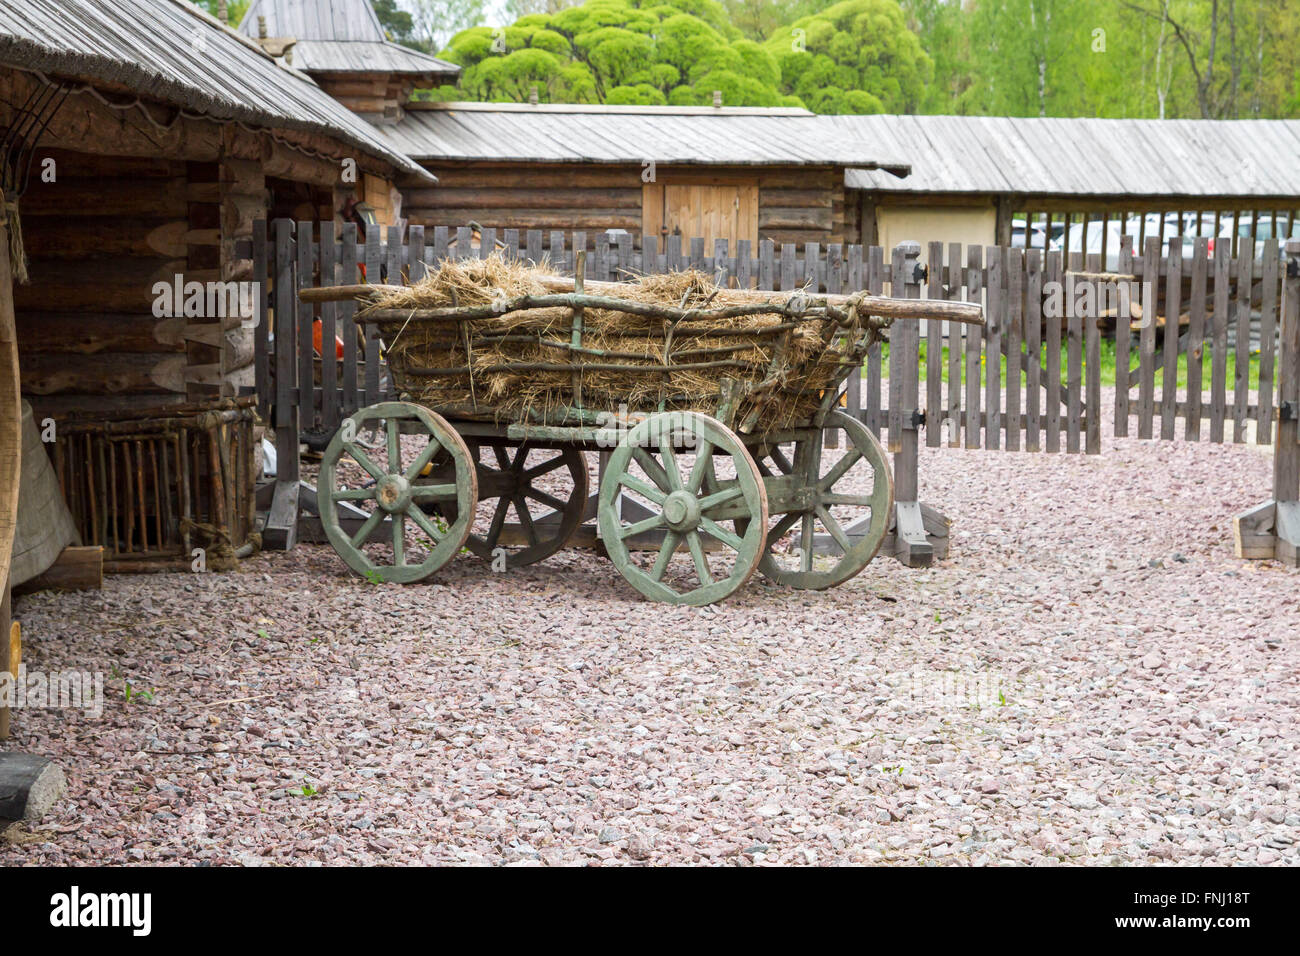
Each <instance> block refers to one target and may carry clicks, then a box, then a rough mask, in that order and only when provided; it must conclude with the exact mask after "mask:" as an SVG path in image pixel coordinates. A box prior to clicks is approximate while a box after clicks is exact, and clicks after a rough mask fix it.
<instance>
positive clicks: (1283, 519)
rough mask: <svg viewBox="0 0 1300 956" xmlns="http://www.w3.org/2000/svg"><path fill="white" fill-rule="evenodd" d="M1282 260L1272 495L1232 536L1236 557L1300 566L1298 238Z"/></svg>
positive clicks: (1245, 517) (1244, 515) (1238, 524)
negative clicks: (1276, 424) (1280, 326)
mask: <svg viewBox="0 0 1300 956" xmlns="http://www.w3.org/2000/svg"><path fill="white" fill-rule="evenodd" d="M1243 254H1244V253H1243ZM1286 260H1287V261H1286V277H1285V278H1284V280H1283V282H1282V310H1281V311H1282V347H1281V352H1280V354H1279V356H1278V396H1277V397H1278V406H1277V407H1278V416H1277V418H1278V426H1277V438H1276V441H1275V443H1274V446H1273V498H1272V500H1270V501H1266V502H1264V503H1263V504H1259V505H1256V506H1255V507H1253V508H1251V509H1250V510H1248V511H1244V512H1242V513H1241V514H1239V515H1237V517H1236V519H1235V520H1234V522H1233V536H1234V538H1235V550H1236V553H1237V557H1239V558H1276V559H1277V560H1278V561H1281V562H1283V563H1284V564H1286V565H1288V566H1290V567H1300V242H1297V241H1291V242H1288V243H1287V245H1286Z"/></svg>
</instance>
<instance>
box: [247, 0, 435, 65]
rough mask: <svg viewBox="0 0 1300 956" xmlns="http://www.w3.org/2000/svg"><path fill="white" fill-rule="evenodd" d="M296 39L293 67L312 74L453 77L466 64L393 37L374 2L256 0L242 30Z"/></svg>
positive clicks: (254, 35) (253, 34)
mask: <svg viewBox="0 0 1300 956" xmlns="http://www.w3.org/2000/svg"><path fill="white" fill-rule="evenodd" d="M259 17H265V18H266V35H267V36H271V37H294V38H295V39H297V41H298V42H297V43H296V44H295V45H294V47H293V65H294V66H296V67H298V68H299V69H300V70H306V71H308V72H312V73H419V74H431V75H433V76H437V77H447V78H449V79H450V78H452V77H454V76H455V75H456V73H458V72H459V71H460V67H458V66H456V64H454V63H448V62H447V61H446V60H439V59H438V58H437V57H433V56H429V55H428V54H426V53H421V52H420V51H419V50H412V49H409V48H407V47H404V46H399V45H398V44H396V43H392V42H390V41H389V40H388V37H387V36H386V35H385V33H384V28H383V26H382V25H381V24H380V22H379V17H378V15H377V14H376V13H375V10H374V7H372V6H371V5H370V3H369V2H368V0H253V4H252V6H250V7H249V8H248V12H247V13H245V14H244V19H243V20H241V21H240V23H239V32H240V33H242V34H244V35H245V36H248V37H256V36H257V35H258V18H259Z"/></svg>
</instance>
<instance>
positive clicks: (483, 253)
mask: <svg viewBox="0 0 1300 956" xmlns="http://www.w3.org/2000/svg"><path fill="white" fill-rule="evenodd" d="M496 248H497V231H496V229H494V228H492V227H490V226H488V227H485V228H484V229H483V231H482V232H480V233H479V239H478V257H479V258H480V259H486V258H487V257H488V256H490V255H492V253H494V252H496ZM407 251H408V253H410V257H409V258H408V259H407V260H406V266H407V270H408V271H407V275H408V276H410V275H411V272H410V269H411V267H412V264H413V263H414V262H415V245H414V244H411V245H409V246H407Z"/></svg>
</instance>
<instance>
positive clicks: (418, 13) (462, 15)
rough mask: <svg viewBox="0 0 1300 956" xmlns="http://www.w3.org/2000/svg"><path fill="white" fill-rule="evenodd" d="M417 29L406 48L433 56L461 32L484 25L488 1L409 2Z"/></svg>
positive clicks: (420, 0)
mask: <svg viewBox="0 0 1300 956" xmlns="http://www.w3.org/2000/svg"><path fill="white" fill-rule="evenodd" d="M406 5H407V6H409V7H410V8H411V19H412V21H413V24H414V25H413V27H412V29H411V34H410V39H409V40H407V41H405V43H406V46H410V47H414V48H415V49H417V50H423V51H424V52H425V53H433V52H434V51H436V50H440V49H441V48H442V47H443V46H444V45H445V44H446V42H447V40H448V38H450V37H451V36H452V35H453V34H455V33H456V32H457V31H460V30H464V29H465V28H466V27H472V26H475V25H477V24H480V23H482V22H483V20H484V17H485V16H486V14H487V4H486V2H485V0H406Z"/></svg>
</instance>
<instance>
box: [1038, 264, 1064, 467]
mask: <svg viewBox="0 0 1300 956" xmlns="http://www.w3.org/2000/svg"><path fill="white" fill-rule="evenodd" d="M1043 275H1044V276H1045V277H1046V279H1047V282H1048V284H1049V287H1050V288H1052V289H1055V290H1057V293H1058V295H1057V298H1056V301H1057V302H1063V301H1064V300H1063V298H1062V296H1063V295H1064V288H1063V286H1062V281H1063V278H1064V277H1063V275H1062V270H1061V253H1060V252H1058V251H1052V252H1048V253H1047V268H1046V270H1045V271H1044V273H1043ZM1049 301H1051V300H1050V299H1049ZM1049 311H1051V312H1055V313H1056V314H1055V315H1048V316H1047V324H1046V329H1047V346H1046V352H1047V363H1046V367H1045V368H1044V369H1043V374H1044V376H1045V377H1046V381H1047V391H1046V393H1045V394H1044V395H1043V409H1044V422H1045V424H1046V426H1047V451H1048V452H1049V453H1052V454H1055V453H1057V452H1059V451H1060V450H1061V311H1062V310H1061V309H1059V308H1058V309H1052V310H1049Z"/></svg>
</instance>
